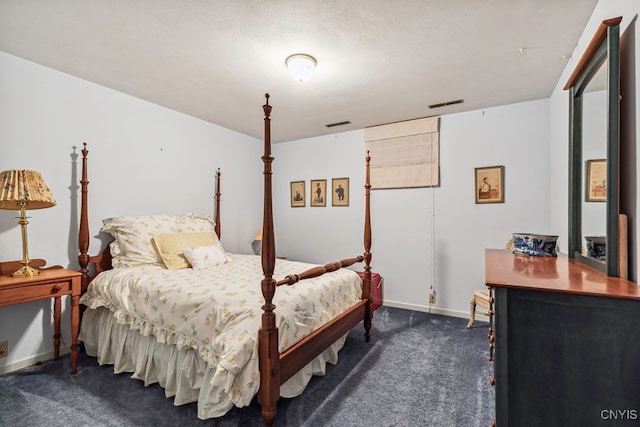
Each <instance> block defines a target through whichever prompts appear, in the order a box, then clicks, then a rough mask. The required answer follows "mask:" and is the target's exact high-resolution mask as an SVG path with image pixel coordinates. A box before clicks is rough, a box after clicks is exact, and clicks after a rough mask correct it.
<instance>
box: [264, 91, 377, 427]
mask: <svg viewBox="0 0 640 427" xmlns="http://www.w3.org/2000/svg"><path fill="white" fill-rule="evenodd" d="M265 98H266V103H265V105H263V107H262V108H263V111H264V155H263V156H262V161H263V163H264V172H263V173H264V210H263V222H262V230H263V234H262V270H263V273H264V279H263V280H262V282H261V288H262V295H263V297H264V301H265V303H264V305H263V306H262V309H263V313H262V325H261V327H260V331H259V333H258V353H259V360H260V389H259V391H258V402H259V403H260V406H261V408H262V419H263V421H264V423H265V425H266V426H272V425H273V421H274V420H275V417H276V410H277V407H276V405H277V402H278V400H279V399H280V386H281V385H282V384H283V383H284V382H285V381H287V380H288V379H289V378H291V376H292V375H294V374H295V373H296V372H298V371H299V370H300V369H302V368H303V367H304V366H305V365H306V364H307V363H309V362H310V361H311V360H313V359H314V358H315V357H316V356H318V355H319V354H320V353H322V352H323V351H324V350H325V349H326V348H327V347H328V346H329V345H330V344H332V343H333V342H335V341H336V340H337V339H339V338H340V337H341V336H343V335H344V334H346V333H347V332H349V330H351V328H353V327H354V326H355V325H357V324H358V323H359V322H360V321H361V320H362V321H363V323H364V328H365V338H366V340H367V341H369V339H370V330H371V318H372V314H373V312H372V307H371V217H370V189H371V185H370V173H369V170H370V160H371V158H370V157H369V153H368V152H367V155H366V168H365V170H366V175H365V176H366V179H365V215H364V216H365V218H364V223H365V224H364V254H363V255H361V256H357V257H355V258H349V259H344V260H342V261H337V262H333V263H329V264H326V265H324V266H318V267H314V268H311V269H309V270H307V271H304V272H302V273H300V274H293V275H289V276H287V277H285V278H284V279H282V280H280V281H279V282H276V281H275V280H274V279H273V271H274V268H275V260H276V257H275V235H274V232H273V210H272V200H273V194H272V183H271V175H272V168H271V165H272V163H273V157H272V156H271V118H270V115H271V106H270V105H269V94H266V95H265ZM361 261H364V263H365V266H364V279H363V285H362V297H361V300H360V301H359V302H358V303H357V304H355V305H354V306H352V307H351V308H350V309H349V310H347V311H346V312H344V313H342V314H341V315H339V316H337V317H336V318H334V319H333V320H331V321H330V322H328V323H327V324H325V325H324V326H322V327H320V328H319V329H317V330H316V331H314V332H312V333H311V334H309V335H308V336H307V337H306V338H304V339H302V340H300V341H299V342H298V343H296V344H294V345H293V346H292V347H290V348H289V349H287V350H286V351H284V352H282V354H280V352H279V351H278V328H277V327H276V319H275V313H274V310H275V308H276V307H275V305H274V304H273V297H274V295H275V290H276V287H277V286H281V285H292V284H294V283H297V282H299V281H300V280H303V279H307V278H312V277H318V276H320V275H322V274H324V273H326V272H330V271H335V270H337V269H339V268H342V267H348V266H350V265H353V264H354V263H356V262H361Z"/></svg>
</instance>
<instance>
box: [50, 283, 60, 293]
mask: <svg viewBox="0 0 640 427" xmlns="http://www.w3.org/2000/svg"><path fill="white" fill-rule="evenodd" d="M61 290H62V286H60V285H53V288H51V293H52V294H55V293H58V292H60V291H61Z"/></svg>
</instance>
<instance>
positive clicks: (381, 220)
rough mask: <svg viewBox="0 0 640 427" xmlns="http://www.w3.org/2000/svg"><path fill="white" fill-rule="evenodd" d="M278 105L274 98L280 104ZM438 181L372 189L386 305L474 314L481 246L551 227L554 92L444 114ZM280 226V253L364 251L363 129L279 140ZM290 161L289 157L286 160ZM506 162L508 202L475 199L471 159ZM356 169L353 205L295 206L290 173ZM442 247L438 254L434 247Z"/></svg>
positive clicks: (376, 259) (314, 255) (304, 176)
mask: <svg viewBox="0 0 640 427" xmlns="http://www.w3.org/2000/svg"><path fill="white" fill-rule="evenodd" d="M274 108H276V106H274ZM440 129H441V130H440V155H441V166H440V170H441V185H440V187H438V188H433V189H432V188H417V189H395V190H373V191H372V195H371V202H372V212H371V215H372V225H373V249H372V252H373V260H372V268H373V270H374V271H376V272H379V273H381V274H382V276H383V277H384V278H385V288H384V292H385V301H386V302H387V303H388V304H389V305H395V306H401V307H410V308H416V309H422V310H426V309H427V308H428V291H429V286H430V285H431V284H433V285H434V286H435V288H436V291H437V298H436V299H437V301H436V304H435V306H434V307H433V308H434V309H435V311H439V312H443V313H447V314H453V315H460V316H467V315H468V306H469V298H470V296H471V294H472V293H473V291H474V290H475V289H481V288H483V286H484V249H485V248H487V247H490V248H503V247H504V245H505V243H506V241H507V240H508V239H509V238H510V237H511V233H513V232H535V233H548V232H549V217H548V211H549V195H548V188H549V186H550V181H549V146H548V144H547V141H548V138H549V135H548V129H549V111H548V102H547V100H540V101H533V102H527V103H522V104H515V105H509V106H503V107H498V108H491V109H486V110H481V111H472V112H469V113H462V114H455V115H450V116H445V117H442V121H441V127H440ZM274 155H275V157H276V161H275V163H274V171H275V172H274V186H275V188H276V194H277V196H276V200H275V208H274V210H275V211H276V213H275V217H276V232H277V234H278V242H277V248H278V252H279V254H280V255H283V256H299V257H301V258H303V259H305V260H307V261H313V262H329V261H334V260H337V259H340V258H344V257H350V256H354V255H357V254H360V253H362V250H363V249H362V248H363V246H362V229H363V228H362V224H363V222H362V216H363V206H364V205H363V203H364V202H363V197H364V196H363V192H364V190H363V185H364V156H365V151H364V138H363V131H352V132H344V133H340V134H335V135H329V136H324V137H317V138H309V139H304V140H299V141H292V142H288V143H282V144H277V145H276V146H275V148H274ZM279 165H286V167H279ZM494 165H504V166H505V203H500V204H484V205H476V204H475V197H474V196H475V188H474V186H475V182H474V168H476V167H483V166H494ZM345 176H347V177H349V178H350V186H351V200H350V206H349V207H331V206H330V203H329V204H328V206H327V207H325V208H320V207H309V202H308V201H307V207H305V208H291V207H290V201H289V190H288V189H289V183H290V182H291V181H300V180H305V181H306V188H307V191H308V190H309V180H311V179H327V180H328V183H330V182H331V178H338V177H345ZM434 253H435V257H434Z"/></svg>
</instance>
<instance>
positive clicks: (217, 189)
mask: <svg viewBox="0 0 640 427" xmlns="http://www.w3.org/2000/svg"><path fill="white" fill-rule="evenodd" d="M215 212H216V213H215V215H216V217H215V218H214V221H215V222H216V226H215V231H216V235H217V236H218V239H220V238H221V237H222V236H221V235H220V233H222V227H221V226H220V168H218V172H216V211H215Z"/></svg>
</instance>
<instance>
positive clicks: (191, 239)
mask: <svg viewBox="0 0 640 427" xmlns="http://www.w3.org/2000/svg"><path fill="white" fill-rule="evenodd" d="M153 243H154V245H155V246H156V249H157V250H158V253H159V254H160V258H162V261H163V262H164V265H165V267H167V268H168V269H169V270H177V269H180V268H189V267H191V264H189V261H188V260H187V258H186V257H185V256H184V254H183V252H182V250H183V249H184V248H193V247H199V246H209V245H213V244H219V243H218V238H217V236H216V234H215V233H210V232H201V233H163V234H156V235H155V236H153Z"/></svg>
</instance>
